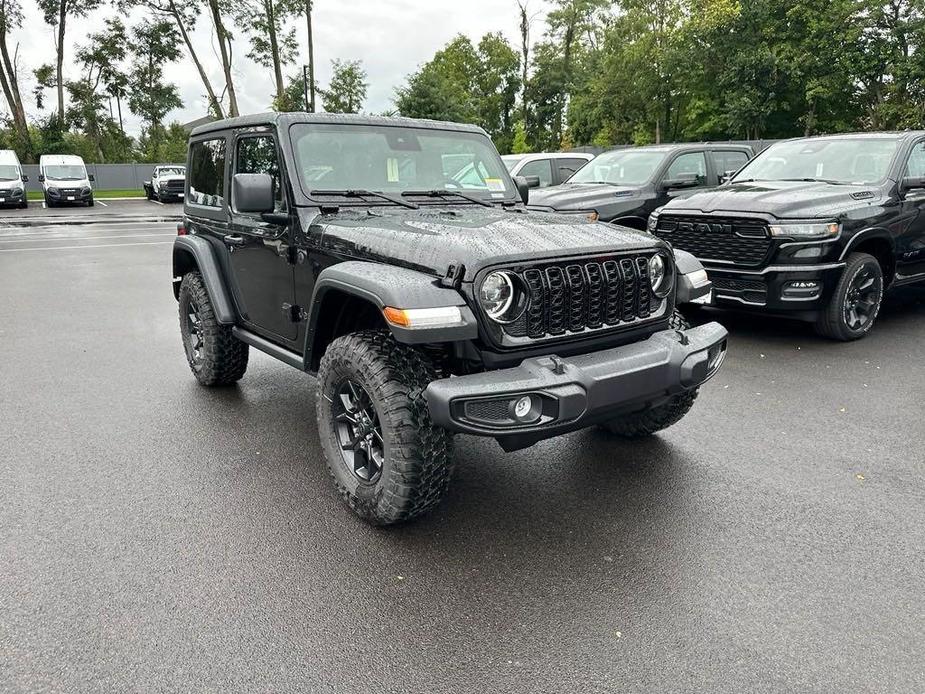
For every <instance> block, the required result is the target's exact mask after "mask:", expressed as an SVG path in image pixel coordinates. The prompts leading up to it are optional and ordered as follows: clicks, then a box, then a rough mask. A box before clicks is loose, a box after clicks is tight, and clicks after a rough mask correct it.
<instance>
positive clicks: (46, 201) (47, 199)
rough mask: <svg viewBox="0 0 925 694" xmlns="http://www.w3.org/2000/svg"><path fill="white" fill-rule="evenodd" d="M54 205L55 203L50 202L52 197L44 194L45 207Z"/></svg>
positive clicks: (49, 207)
mask: <svg viewBox="0 0 925 694" xmlns="http://www.w3.org/2000/svg"><path fill="white" fill-rule="evenodd" d="M54 206H55V203H54V202H52V199H51V198H50V197H48V195H46V196H45V207H47V208H48V209H51V208H52V207H54Z"/></svg>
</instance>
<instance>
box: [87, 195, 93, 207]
mask: <svg viewBox="0 0 925 694" xmlns="http://www.w3.org/2000/svg"><path fill="white" fill-rule="evenodd" d="M87 207H93V196H92V195H91V196H90V199H89V200H87Z"/></svg>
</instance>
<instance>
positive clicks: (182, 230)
mask: <svg viewBox="0 0 925 694" xmlns="http://www.w3.org/2000/svg"><path fill="white" fill-rule="evenodd" d="M188 233H189V232H187V231H186V222H178V223H177V236H186V235H187V234H188Z"/></svg>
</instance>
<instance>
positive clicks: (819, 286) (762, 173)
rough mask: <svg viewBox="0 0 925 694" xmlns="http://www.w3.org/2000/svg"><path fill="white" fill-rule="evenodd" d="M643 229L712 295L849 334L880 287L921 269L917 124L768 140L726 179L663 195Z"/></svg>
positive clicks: (866, 323)
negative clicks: (690, 257) (666, 199)
mask: <svg viewBox="0 0 925 694" xmlns="http://www.w3.org/2000/svg"><path fill="white" fill-rule="evenodd" d="M649 230H650V231H651V232H652V233H653V234H655V235H656V236H657V237H659V238H661V239H664V240H665V241H668V242H670V243H671V244H672V246H673V247H674V248H677V249H683V250H686V251H689V252H691V253H693V254H694V255H695V256H696V257H697V258H699V259H700V260H701V261H702V262H703V264H704V266H705V267H706V269H707V272H708V274H709V276H710V279H711V280H712V281H713V285H714V301H715V303H716V305H717V306H726V307H738V308H743V309H748V310H755V311H765V312H769V313H774V314H782V315H786V316H790V317H793V318H799V319H802V320H806V321H810V322H812V323H814V324H815V326H816V329H817V331H818V332H819V333H820V334H821V335H824V336H826V337H830V338H833V339H836V340H844V341H847V340H856V339H858V338H861V337H863V336H864V335H866V334H867V333H868V332H869V331H870V329H871V327H872V326H873V324H874V321H875V320H876V318H877V314H878V312H879V311H880V304H881V301H882V299H883V293H884V290H886V289H888V288H890V287H896V286H900V285H904V284H910V283H913V282H920V281H923V280H925V132H897V133H859V134H848V135H832V136H826V137H812V138H801V139H797V140H788V141H785V142H779V143H777V144H775V145H772V146H771V147H769V148H767V149H766V150H764V151H763V152H762V153H761V154H759V155H758V156H757V157H755V159H753V160H752V161H751V162H750V163H749V164H747V165H746V166H745V167H744V168H743V169H742V170H740V171H739V172H738V173H737V174H736V175H735V176H734V177H732V179H731V180H730V181H729V182H727V183H725V184H723V185H721V186H719V187H718V188H714V189H712V190H707V191H703V192H699V193H695V194H693V195H691V196H688V197H685V198H684V199H679V200H673V201H672V202H670V203H668V204H667V205H665V206H664V207H663V208H661V209H660V210H658V211H657V212H656V213H654V214H653V215H652V216H651V217H650V219H649Z"/></svg>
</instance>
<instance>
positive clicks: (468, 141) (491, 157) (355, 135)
mask: <svg viewBox="0 0 925 694" xmlns="http://www.w3.org/2000/svg"><path fill="white" fill-rule="evenodd" d="M290 134H291V137H292V145H293V149H294V150H295V158H296V165H297V168H298V171H299V176H300V178H301V185H302V190H303V191H304V192H305V194H306V195H308V196H309V197H311V194H312V193H311V191H348V190H369V191H376V192H382V193H393V194H400V193H402V192H406V191H431V190H446V191H464V192H466V193H467V194H470V195H476V196H478V197H488V198H499V199H500V198H506V197H511V196H513V195H514V193H515V191H514V189H513V185H512V184H511V182H510V177H509V176H508V174H507V171H506V170H505V168H504V165H503V164H502V163H501V158H500V157H499V156H498V152H497V150H496V149H495V147H494V145H492V143H491V140H489V139H488V138H487V137H485V136H484V135H479V134H478V133H468V132H457V131H452V130H432V129H428V128H405V127H392V126H374V125H342V124H326V123H325V124H315V123H297V124H295V125H293V126H292V128H291V129H290ZM457 202H458V199H457Z"/></svg>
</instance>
